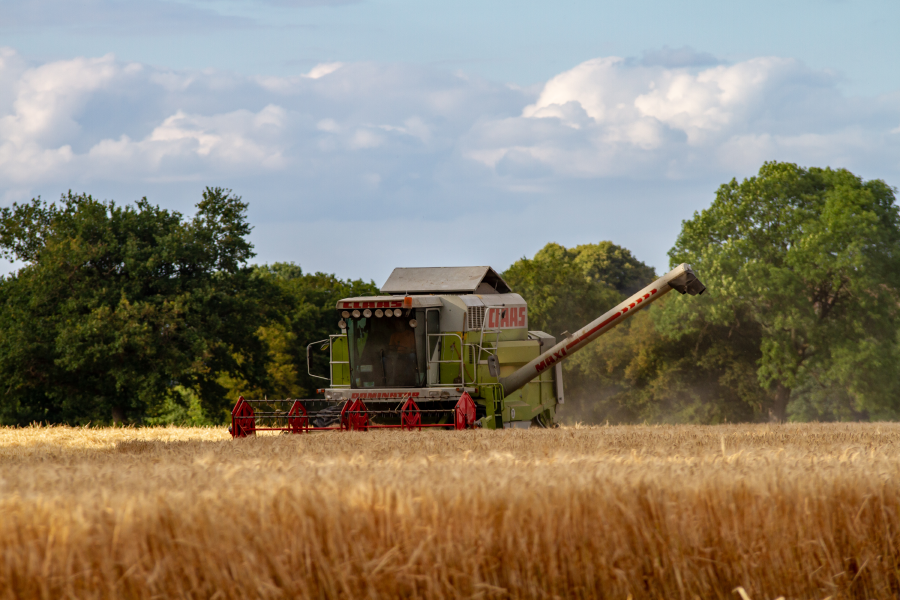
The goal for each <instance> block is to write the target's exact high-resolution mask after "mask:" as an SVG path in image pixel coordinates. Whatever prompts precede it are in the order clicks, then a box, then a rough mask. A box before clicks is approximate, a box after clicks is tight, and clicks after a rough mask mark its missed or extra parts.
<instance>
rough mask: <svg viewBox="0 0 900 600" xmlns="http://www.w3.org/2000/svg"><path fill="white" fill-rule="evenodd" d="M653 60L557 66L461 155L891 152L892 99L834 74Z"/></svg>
mask: <svg viewBox="0 0 900 600" xmlns="http://www.w3.org/2000/svg"><path fill="white" fill-rule="evenodd" d="M688 58H689V57H688ZM659 62H661V61H646V60H645V61H642V62H636V61H630V60H626V59H623V58H619V57H604V58H597V59H593V60H589V61H586V62H584V63H582V64H580V65H578V66H576V67H574V68H573V69H571V70H569V71H566V72H564V73H561V74H559V75H557V76H556V77H554V78H553V79H551V80H550V81H548V82H547V84H546V85H545V86H544V88H543V90H542V91H541V92H540V95H539V97H538V98H537V101H536V102H534V103H532V104H529V105H528V106H526V107H525V108H524V109H523V111H522V113H521V115H520V116H519V117H517V118H513V119H507V120H505V121H502V122H500V121H496V122H493V123H490V124H488V125H487V126H485V127H484V128H482V129H481V130H480V131H477V132H473V133H472V137H471V138H470V139H469V149H468V155H469V156H470V157H472V158H473V159H475V160H479V161H481V162H483V163H484V164H485V165H486V166H489V167H492V168H495V167H497V165H500V164H502V162H503V161H513V162H522V161H525V162H527V161H531V162H538V163H541V164H544V165H546V166H548V167H549V168H551V169H552V170H553V171H554V172H556V173H559V174H565V175H568V176H578V177H604V176H616V175H638V174H641V173H646V172H647V169H652V170H653V171H655V172H656V173H665V174H667V175H669V176H673V177H684V176H696V175H699V174H709V173H711V172H728V171H732V172H735V171H737V172H743V171H745V170H746V168H747V166H748V165H749V164H757V165H758V164H759V162H761V161H762V160H765V159H773V158H780V159H788V160H796V161H800V162H804V161H811V160H812V161H815V162H820V161H825V162H826V163H830V162H832V161H833V160H835V159H837V158H838V157H840V158H841V159H846V158H847V157H848V156H850V157H856V158H857V161H853V162H857V164H859V162H861V160H860V159H862V160H868V159H871V158H875V159H876V160H878V159H877V157H876V156H875V155H876V154H877V153H883V152H886V153H887V156H890V157H892V159H893V160H894V161H896V159H897V155H898V149H897V147H896V141H895V140H892V139H890V138H889V137H888V135H887V134H888V133H889V129H888V127H887V123H889V122H891V121H893V120H895V119H896V116H897V114H898V112H900V111H898V107H896V106H884V105H881V104H880V103H879V102H877V101H874V102H860V101H858V100H851V99H847V98H844V97H843V96H842V95H841V94H840V92H839V91H838V87H837V83H838V82H837V80H836V78H835V77H834V76H833V75H831V74H829V73H824V72H817V71H813V70H811V69H809V68H807V67H805V66H804V65H803V64H802V63H800V62H798V61H796V60H794V59H789V58H777V57H762V58H755V59H752V60H748V61H744V62H740V63H736V64H732V65H722V64H719V65H715V66H710V67H706V68H703V67H700V68H698V67H692V66H676V67H668V66H662V65H660V64H657V63H659ZM685 62H687V63H689V64H690V62H691V61H690V60H686V61H685ZM876 149H877V150H876ZM851 160H852V159H851ZM879 162H882V163H884V160H883V159H882V160H879ZM888 162H889V161H888ZM894 164H896V162H895V163H894Z"/></svg>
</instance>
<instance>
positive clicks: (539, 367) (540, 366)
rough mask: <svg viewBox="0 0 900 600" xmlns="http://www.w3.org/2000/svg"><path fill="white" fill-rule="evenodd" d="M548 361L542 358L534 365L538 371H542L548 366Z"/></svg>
mask: <svg viewBox="0 0 900 600" xmlns="http://www.w3.org/2000/svg"><path fill="white" fill-rule="evenodd" d="M546 362H547V361H544V360H542V361H541V362H539V363H538V364H536V365H534V368H535V369H537V372H538V373H540V372H541V371H543V370H544V369H546V368H547V365H546Z"/></svg>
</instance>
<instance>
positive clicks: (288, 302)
mask: <svg viewBox="0 0 900 600" xmlns="http://www.w3.org/2000/svg"><path fill="white" fill-rule="evenodd" d="M253 273H254V276H255V277H257V278H259V279H262V280H265V281H267V282H268V283H269V284H270V285H272V286H274V287H276V288H277V289H278V290H279V291H280V298H281V302H282V303H283V304H282V305H281V311H282V312H281V315H282V316H281V318H280V319H278V320H277V321H276V320H273V321H270V322H269V323H267V324H266V325H265V326H264V327H261V328H260V329H259V331H258V335H259V336H260V338H261V339H263V340H264V341H265V342H266V343H267V345H268V349H269V355H268V360H267V364H266V368H267V371H268V375H269V376H268V378H267V380H266V381H267V387H265V388H263V387H260V386H254V385H252V384H251V383H250V382H249V381H248V380H246V379H242V378H237V377H231V376H224V377H222V378H221V379H220V382H221V383H222V384H223V385H224V386H225V387H226V388H228V390H229V393H228V396H229V398H237V397H238V396H240V395H243V396H244V397H248V398H249V397H252V398H261V397H262V396H264V395H267V396H269V397H271V398H310V397H312V396H313V395H315V391H316V389H317V388H320V387H325V386H326V385H327V384H328V382H327V381H325V380H322V379H315V378H313V377H310V376H309V374H308V372H307V364H306V346H307V345H308V344H310V343H312V342H316V341H319V340H328V336H329V335H332V334H335V333H337V332H338V331H339V329H338V325H337V321H338V319H339V317H338V316H337V312H336V310H335V308H336V306H337V302H338V300H340V299H341V298H348V297H353V296H373V295H377V294H378V293H379V291H378V287H377V286H376V285H375V283H374V282H371V281H370V282H368V283H367V282H364V281H362V280H359V279H357V280H348V281H344V280H341V279H338V278H337V277H336V276H335V275H329V274H326V273H303V270H302V269H301V268H300V266H298V265H295V264H293V263H274V264H272V265H263V266H257V267H254V270H253ZM323 345H324V344H322V345H316V346H314V347H313V349H312V356H313V368H312V372H313V373H314V374H318V375H327V374H328V369H329V364H328V351H327V349H326V350H324V351H323V350H322V346H323Z"/></svg>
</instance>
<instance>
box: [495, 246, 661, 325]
mask: <svg viewBox="0 0 900 600" xmlns="http://www.w3.org/2000/svg"><path fill="white" fill-rule="evenodd" d="M503 277H504V279H505V280H506V281H507V283H509V284H510V286H511V287H512V288H513V289H514V290H515V291H516V292H517V293H519V294H521V295H522V296H523V297H524V298H525V299H526V300H527V301H528V320H529V327H530V328H531V329H532V330H540V331H546V332H547V333H549V334H551V335H555V336H557V337H558V336H559V335H560V334H561V333H563V332H564V331H569V332H574V331H575V330H577V329H578V328H580V327H581V326H583V325H585V324H587V323H588V322H589V321H591V320H593V319H594V318H596V317H597V316H598V315H599V314H600V313H602V312H603V311H605V310H607V309H609V308H611V307H612V306H614V305H615V304H617V303H618V302H620V301H621V299H622V297H623V294H624V293H631V292H632V291H634V290H636V289H640V288H641V287H643V286H645V285H647V283H649V282H650V281H652V280H653V279H654V273H653V269H652V268H650V267H648V266H647V265H645V264H644V263H642V262H640V261H638V260H637V259H635V258H634V257H633V256H632V255H631V252H629V251H628V250H626V249H625V248H622V247H620V246H616V245H615V244H613V243H612V242H600V243H599V244H584V245H581V246H576V247H575V248H571V249H568V248H565V247H563V246H561V245H559V244H555V243H550V244H547V245H546V246H544V247H543V248H541V249H540V250H539V251H538V252H537V254H535V255H534V258H532V259H529V258H521V259H519V260H518V261H516V262H515V263H513V264H512V266H510V267H509V268H508V269H507V270H506V271H505V272H504V273H503Z"/></svg>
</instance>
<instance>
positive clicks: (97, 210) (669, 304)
mask: <svg viewBox="0 0 900 600" xmlns="http://www.w3.org/2000/svg"><path fill="white" fill-rule="evenodd" d="M895 194H896V190H895V189H893V188H891V187H890V186H888V185H887V184H885V183H884V182H883V181H881V180H870V181H864V180H862V179H861V178H859V177H857V176H856V175H854V174H852V173H850V172H849V171H846V170H843V169H828V168H826V169H819V168H801V167H798V166H797V165H794V164H790V163H776V162H771V163H765V164H764V165H763V166H762V168H761V169H760V171H759V173H758V174H757V175H756V176H754V177H751V178H748V179H745V180H743V181H740V182H739V181H737V180H732V181H731V182H729V183H726V184H724V185H722V186H720V187H719V189H718V190H717V192H716V195H715V199H714V200H713V202H712V204H711V206H709V207H708V208H707V209H705V210H703V211H700V212H698V213H695V214H694V215H693V217H692V218H691V219H688V220H686V221H684V223H683V226H682V230H681V233H680V234H679V236H678V238H677V239H676V241H675V244H674V246H673V247H672V249H671V250H670V252H669V256H670V262H671V264H672V266H674V265H676V264H680V263H682V262H687V263H690V264H691V265H693V267H694V269H695V270H696V271H697V272H698V273H699V275H700V277H701V279H702V280H703V281H704V283H706V285H707V286H708V292H707V293H706V294H704V295H703V296H700V297H694V298H690V299H689V301H685V300H684V299H683V298H682V297H679V296H677V295H672V294H670V295H668V296H667V297H666V298H663V299H662V300H660V301H659V302H657V303H656V304H654V305H653V306H651V307H650V308H649V309H647V310H645V311H641V312H639V313H637V314H636V315H635V316H634V317H633V318H632V319H630V320H629V321H626V322H625V323H624V324H622V325H620V326H619V327H617V328H615V329H614V330H612V331H611V332H610V333H609V334H607V335H605V336H603V337H601V338H600V339H599V340H597V341H596V342H595V343H594V344H592V345H591V346H589V347H588V348H586V349H585V350H583V351H582V352H580V353H579V354H576V355H575V356H573V357H571V358H570V359H569V360H567V361H566V362H565V363H564V370H565V381H566V396H567V403H566V405H565V406H564V408H563V410H562V411H561V416H562V418H563V419H564V420H567V421H570V422H572V421H582V422H590V423H598V422H601V423H602V422H610V423H634V422H689V423H721V422H741V421H764V420H777V421H782V420H786V419H795V420H874V419H893V418H896V417H897V416H900V389H897V388H898V386H900V384H898V379H900V378H898V373H896V371H897V369H898V365H900V360H898V359H900V348H898V337H897V333H898V327H897V320H896V317H897V311H898V300H897V298H898V294H897V292H898V289H900V280H898V278H900V216H898V210H897V206H896V204H895ZM250 231H251V227H250V224H249V223H248V221H247V203H246V202H244V201H243V200H242V199H241V198H240V197H238V196H235V195H234V194H232V193H231V192H230V191H229V190H225V189H221V188H207V189H206V191H205V192H204V193H203V196H202V199H201V201H200V202H199V203H198V204H197V210H196V213H195V214H194V215H193V216H192V217H190V218H188V217H185V216H184V215H182V214H180V213H178V212H176V211H168V210H164V209H161V208H159V207H158V206H154V205H152V204H150V203H149V202H148V201H147V200H146V199H142V200H140V201H138V202H136V203H135V204H134V205H125V206H120V205H117V204H116V203H114V202H108V201H100V200H97V199H94V198H93V197H91V196H89V195H84V194H82V195H77V194H72V193H71V192H70V193H69V194H67V195H64V196H63V197H62V198H61V199H60V201H59V202H58V203H47V202H45V201H43V200H41V199H40V198H37V199H34V200H32V201H31V202H29V203H25V204H14V205H13V206H12V207H7V208H3V209H0V251H2V252H3V254H4V256H5V257H7V258H9V259H11V260H15V261H20V262H21V263H22V264H23V265H24V266H22V267H21V268H20V269H19V270H18V271H16V272H15V273H13V274H10V275H8V276H6V277H4V278H2V279H0V332H2V336H0V374H2V376H3V389H2V390H0V422H2V423H4V424H26V423H30V422H45V423H72V424H77V423H87V422H93V423H107V422H110V421H119V422H131V423H144V424H160V423H180V424H203V423H218V422H222V421H224V420H225V419H226V418H227V415H228V413H229V410H230V408H231V406H232V405H233V403H234V401H235V399H236V397H237V395H238V394H243V395H245V396H254V397H257V396H263V395H268V396H270V397H291V398H303V397H312V395H314V394H315V390H316V388H317V387H320V386H321V383H317V381H316V380H315V379H312V378H310V377H309V376H308V375H307V369H306V345H307V344H308V343H311V342H314V341H317V340H321V339H326V338H327V337H328V335H329V334H331V333H334V332H335V327H336V324H335V312H334V306H335V302H336V301H337V300H338V299H340V298H342V297H348V296H363V295H372V294H376V293H377V286H376V285H375V284H374V282H371V281H370V282H365V281H362V280H342V279H340V278H339V277H337V276H335V275H330V274H325V273H314V274H312V273H304V272H303V271H302V269H301V268H300V267H299V266H297V265H294V264H289V263H276V264H273V265H261V266H260V265H253V264H250V260H251V259H252V258H253V256H254V253H253V248H252V245H251V244H250V243H249V241H248V240H247V237H248V235H249V233H250ZM503 275H504V278H505V279H506V280H507V282H508V283H509V284H510V286H511V287H512V288H513V289H514V290H515V291H517V292H518V293H520V294H522V296H523V297H524V298H525V299H526V300H527V301H528V305H529V315H530V319H529V327H530V328H531V329H538V330H543V331H546V332H548V333H551V334H553V335H556V336H560V335H562V334H564V333H566V332H574V331H575V330H577V329H578V328H580V327H581V326H582V325H584V324H586V323H587V322H589V321H590V320H592V319H593V318H595V317H596V316H598V315H599V314H600V313H602V312H603V311H605V310H606V309H608V308H609V307H611V306H613V305H614V304H616V303H618V302H619V301H620V300H621V299H623V298H624V297H626V296H628V295H630V294H631V293H633V292H634V291H636V290H638V289H640V288H641V287H643V286H644V285H646V284H648V283H650V282H651V281H653V280H654V279H655V277H656V276H657V273H655V272H654V270H653V269H652V268H650V267H649V266H647V265H646V264H644V263H643V262H641V261H639V260H638V259H637V258H635V257H634V256H633V255H632V253H631V252H630V251H629V250H627V249H625V248H622V247H620V246H617V245H615V244H613V243H612V242H600V243H597V244H585V245H581V246H576V247H574V248H565V247H563V246H561V245H559V244H556V243H550V244H547V245H546V246H545V247H544V248H543V249H541V250H540V251H539V252H538V253H537V254H535V256H534V257H532V258H522V259H520V260H518V261H517V262H515V263H514V264H513V265H511V266H510V267H509V268H508V269H506V271H505V272H504V274H503ZM315 360H316V361H320V362H319V363H318V364H317V367H318V368H319V370H320V371H319V372H326V370H327V358H326V357H325V355H324V354H321V353H319V354H318V355H316V358H315Z"/></svg>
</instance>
